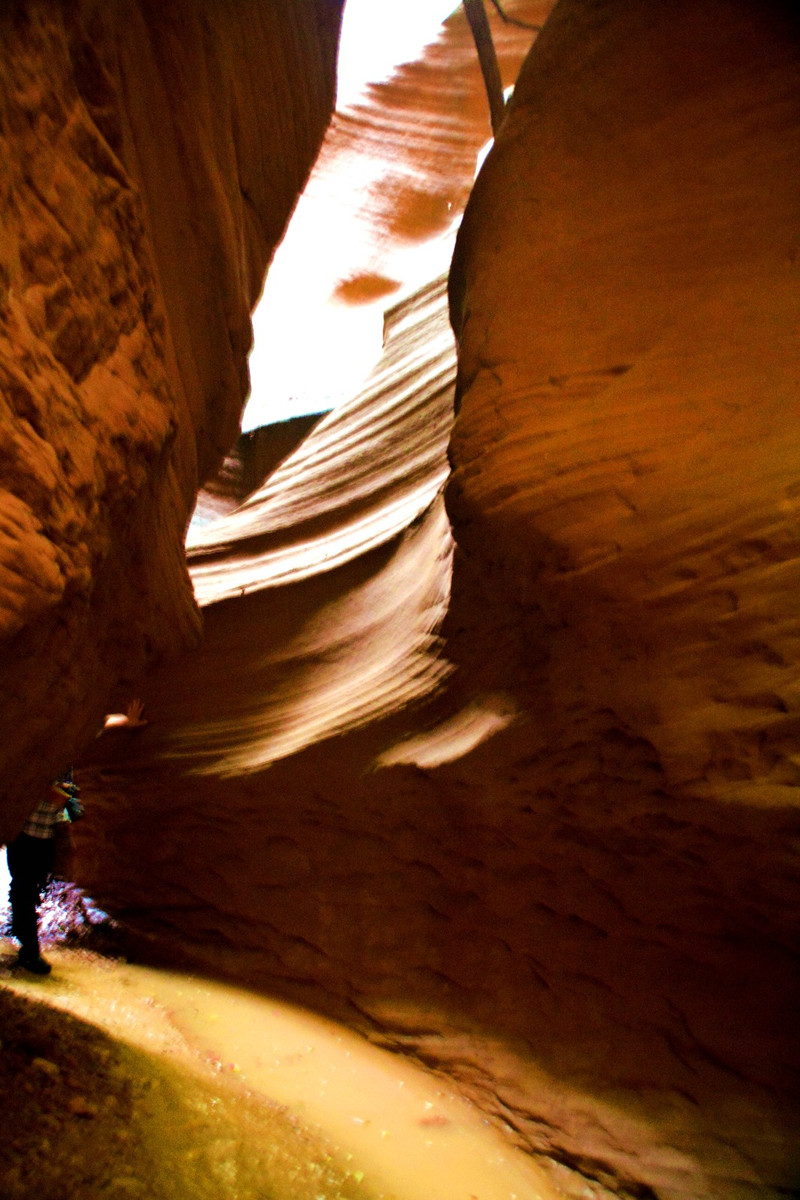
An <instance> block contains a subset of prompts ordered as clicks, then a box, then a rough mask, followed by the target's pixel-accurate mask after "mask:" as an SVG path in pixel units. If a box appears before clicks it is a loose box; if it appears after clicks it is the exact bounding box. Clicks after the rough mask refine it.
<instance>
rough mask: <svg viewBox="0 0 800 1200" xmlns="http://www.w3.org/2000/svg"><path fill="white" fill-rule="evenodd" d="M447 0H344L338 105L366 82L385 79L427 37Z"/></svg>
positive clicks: (447, 9)
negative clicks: (398, 1) (345, 0)
mask: <svg viewBox="0 0 800 1200" xmlns="http://www.w3.org/2000/svg"><path fill="white" fill-rule="evenodd" d="M457 8H458V4H454V3H453V0H402V2H401V3H399V4H398V3H397V0H347V3H346V5H345V10H344V18H343V20H342V36H341V41H340V43H339V76H338V80H339V85H338V91H337V95H336V104H337V107H338V108H344V107H345V106H346V105H348V104H354V103H355V102H356V100H358V97H359V95H360V94H361V93H362V92H363V90H364V88H365V87H366V85H367V84H368V83H378V82H379V81H380V80H382V79H387V78H388V77H389V75H391V73H392V71H393V70H394V69H395V67H397V66H398V65H399V64H400V63H404V62H413V60H414V59H415V58H417V57H418V56H419V53H420V51H421V50H422V47H423V46H426V45H427V44H428V43H429V42H432V41H433V40H434V38H435V37H436V33H437V31H438V29H439V26H440V25H441V23H442V21H444V20H445V18H446V17H449V16H450V13H451V12H453V11H454V10H455V9H457Z"/></svg>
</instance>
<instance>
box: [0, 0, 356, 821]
mask: <svg viewBox="0 0 800 1200" xmlns="http://www.w3.org/2000/svg"><path fill="white" fill-rule="evenodd" d="M340 10H341V3H340V0H316V2H312V0H303V2H300V3H297V2H295V0H273V2H272V3H268V4H264V3H260V2H259V3H256V2H255V0H253V2H247V3H241V4H217V3H212V2H211V0H209V2H208V3H194V2H190V0H185V2H184V0H175V2H173V3H170V4H168V5H161V4H155V3H149V2H146V0H142V3H140V4H139V3H136V4H128V3H125V4H123V3H110V4H107V3H99V2H94V0H83V2H81V3H77V4H67V3H63V4H62V3H50V2H45V0H40V2H37V0H30V2H28V3H11V4H7V5H4V6H3V9H2V13H0V80H1V81H2V82H1V83H0V204H2V210H3V229H2V235H0V420H1V421H2V428H3V442H2V450H0V638H2V642H0V672H2V676H1V689H2V690H0V724H2V727H3V731H4V737H3V742H2V747H1V748H0V778H2V785H0V791H2V793H3V796H4V797H5V800H4V806H3V809H2V830H3V831H10V830H13V829H14V828H15V827H18V825H19V822H20V821H21V820H22V819H23V817H24V816H25V815H26V813H27V812H28V811H29V809H30V806H31V797H32V796H35V794H36V792H37V790H38V789H39V788H40V787H41V786H42V784H43V783H44V781H45V780H46V779H47V778H48V776H51V775H52V773H54V772H55V771H56V770H57V769H60V768H61V767H62V766H63V764H64V761H65V758H66V757H67V756H71V755H72V754H74V752H75V749H76V747H77V746H79V745H80V744H81V742H85V740H86V738H87V736H91V733H92V732H93V731H94V729H95V728H96V726H97V724H98V721H99V719H100V716H101V714H102V712H103V711H104V709H105V708H106V707H107V704H108V697H109V693H110V691H111V689H113V687H114V685H115V684H116V683H117V681H119V680H122V681H129V680H131V679H132V678H135V676H136V675H137V674H138V673H140V672H141V670H142V668H143V667H144V666H145V664H146V663H148V662H152V661H153V659H154V658H157V657H162V656H163V655H165V654H168V653H171V652H174V651H175V650H177V649H179V648H182V647H184V646H185V645H187V644H191V643H192V642H193V641H195V640H196V639H197V636H198V632H199V617H198V613H197V609H196V606H195V604H194V600H193V597H192V592H191V586H190V583H189V579H188V575H187V573H186V568H185V563H184V556H183V546H182V542H183V533H184V529H185V525H186V521H187V518H188V515H189V512H190V511H191V508H192V505H193V503H194V496H195V493H196V491H197V487H198V485H199V483H200V482H202V480H203V479H204V478H205V477H206V476H208V475H209V473H210V472H211V471H212V470H214V469H215V468H216V466H217V464H218V463H219V460H220V458H221V456H222V454H223V452H224V451H225V450H227V449H228V447H229V446H230V444H231V442H232V441H233V438H234V436H235V432H236V429H237V423H238V420H239V414H240V411H241V407H242V403H243V401H244V397H245V394H246V390H247V366H246V355H247V352H248V350H249V348H250V343H251V328H250V311H251V309H252V306H253V304H254V302H255V300H256V298H257V296H258V293H259V290H260V288H261V283H262V279H263V275H264V270H265V268H266V265H267V263H268V261H269V258H270V256H271V254H272V252H273V250H274V248H275V245H276V243H277V241H278V240H279V238H280V236H281V233H282V231H283V227H284V225H285V222H286V220H287V217H288V215H289V213H290V212H291V209H292V207H293V205H294V202H295V200H296V197H297V195H298V192H299V191H300V188H301V186H302V184H303V181H304V179H305V176H306V174H307V172H308V170H309V168H310V166H311V163H312V161H313V158H314V156H315V154H316V151H317V148H318V145H319V142H320V140H321V138H322V134H323V132H324V128H325V125H326V123H327V120H328V118H329V115H330V111H331V108H332V104H333V95H334V75H335V53H336V41H337V36H338V25H339V17H340ZM299 79H302V81H303V84H302V88H298V86H297V81H298V80H299Z"/></svg>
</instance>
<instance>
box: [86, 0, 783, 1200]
mask: <svg viewBox="0 0 800 1200" xmlns="http://www.w3.org/2000/svg"><path fill="white" fill-rule="evenodd" d="M786 13H787V10H786V9H785V8H784V7H782V6H779V5H777V4H768V5H758V6H756V5H749V4H744V3H734V2H733V0H717V2H714V3H711V2H710V0H708V2H706V0H693V2H692V3H689V2H688V0H676V2H675V3H674V4H672V5H663V6H661V5H652V4H650V3H646V2H645V0H593V2H592V3H588V0H564V2H563V3H561V4H559V5H558V6H557V8H556V9H555V11H554V13H553V16H552V18H551V20H550V22H549V23H548V26H547V28H546V30H545V32H544V34H543V35H542V37H541V39H540V40H539V41H538V42H537V45H536V47H535V48H534V51H533V53H532V55H531V56H530V58H529V59H528V61H527V64H526V67H525V69H524V73H523V77H522V79H521V81H520V84H519V88H518V92H517V97H516V100H515V103H514V108H513V110H512V112H511V114H510V116H509V118H508V121H507V124H506V126H505V128H504V130H503V131H502V134H501V136H500V138H499V139H498V144H497V147H496V149H495V151H494V153H493V155H492V156H491V157H490V159H489V160H488V162H487V165H486V167H485V170H484V171H483V173H482V175H481V177H480V180H479V182H478V185H477V188H476V190H475V193H474V195H473V199H472V200H471V202H470V205H469V208H468V211H467V215H466V219H465V222H464V226H463V231H462V234H461V238H460V242H459V248H458V253H457V257H456V262H455V265H454V270H453V274H452V279H451V299H452V314H453V319H454V325H455V327H456V331H457V335H458V342H459V347H458V350H459V362H458V381H457V395H458V407H459V415H458V418H457V421H456V425H455V429H454V431H453V433H452V436H450V437H449V456H450V465H451V467H452V475H451V478H450V482H449V484H448V485H447V506H448V511H449V514H450V516H451V519H452V524H453V533H454V534H455V539H456V544H457V549H456V552H455V555H453V545H452V540H451V533H450V528H449V525H448V521H447V520H446V519H445V513H444V507H443V502H442V488H443V486H444V484H445V481H446V479H447V475H448V464H447V461H446V459H445V450H446V445H447V442H448V436H449V433H448V427H449V423H450V414H451V409H452V401H453V388H454V365H455V364H454V357H453V347H452V343H451V341H450V339H449V337H448V336H447V329H446V325H445V318H444V313H443V307H442V304H443V295H442V289H441V286H440V287H439V288H438V289H437V287H435V286H434V287H432V288H431V289H429V290H428V291H427V292H424V293H421V294H420V295H419V296H417V297H416V298H415V299H414V300H413V302H411V303H410V304H409V305H407V306H404V307H402V308H400V309H398V310H397V312H396V313H395V314H394V317H393V320H392V322H391V328H390V330H389V336H388V338H387V347H386V359H385V362H384V364H383V365H382V366H381V367H379V369H378V371H377V372H376V374H375V376H374V377H373V379H372V381H371V382H370V385H369V386H368V387H367V388H366V389H365V391H364V393H363V395H361V396H359V397H356V398H355V399H354V400H353V401H352V403H351V404H349V405H347V406H346V407H345V408H343V409H342V410H341V411H340V412H338V413H336V414H334V415H333V416H331V417H330V418H328V419H327V420H326V421H323V422H321V423H320V425H318V426H317V427H316V428H315V430H314V432H313V433H312V435H311V436H310V437H309V438H308V439H307V441H306V442H305V443H304V444H303V445H302V446H301V447H299V449H298V450H297V452H296V453H295V454H294V455H292V456H291V457H290V458H289V459H288V460H287V461H286V462H285V463H284V464H283V465H282V466H281V467H280V468H279V470H278V471H276V472H275V473H274V475H273V476H272V477H271V478H270V479H269V480H268V481H267V483H266V484H265V485H264V487H263V488H260V489H259V490H258V491H257V493H256V494H255V495H254V496H252V497H251V498H250V499H249V500H248V502H247V503H245V504H244V505H243V506H242V507H241V508H240V509H238V510H237V511H235V512H233V513H231V514H229V515H228V516H226V517H225V518H224V520H222V521H220V522H218V523H216V524H215V525H214V526H209V527H208V528H207V529H206V530H205V531H203V532H202V534H201V535H200V536H198V538H197V539H196V543H195V545H194V547H193V549H192V554H191V557H192V572H193V576H194V580H195V585H196V588H197V592H198V595H199V596H200V597H201V599H202V600H203V601H204V602H205V604H206V630H207V635H206V639H205V641H204V643H203V645H202V647H201V648H200V649H199V650H198V651H197V652H196V653H195V654H193V655H191V656H189V657H187V658H186V659H185V660H184V661H183V662H182V663H181V665H180V666H179V667H173V668H169V669H166V668H163V669H162V670H161V671H160V672H158V673H157V674H154V675H153V676H152V677H151V679H150V681H149V683H148V685H147V689H146V690H145V692H144V699H145V701H146V706H147V714H148V716H149V717H150V724H149V725H148V726H147V727H146V728H145V729H144V730H141V731H139V732H134V731H124V730H118V731H116V732H113V733H109V734H107V735H105V737H104V739H101V740H100V741H99V742H98V743H97V745H96V750H95V756H94V761H93V763H91V764H90V763H89V762H88V760H87V762H86V764H85V766H84V769H83V771H82V774H81V781H82V783H83V786H84V792H85V796H86V799H87V803H88V806H89V811H90V815H89V816H87V818H86V821H85V822H84V824H83V825H82V826H81V827H79V829H80V830H81V832H82V848H81V849H82V867H81V871H82V881H83V882H85V883H86V884H87V885H88V886H89V887H90V888H91V890H92V891H93V892H94V893H95V894H96V895H97V896H98V897H99V898H100V899H102V900H104V901H105V902H106V903H108V904H109V905H110V906H111V907H113V910H114V911H115V912H116V913H117V914H118V915H120V916H121V917H123V919H125V920H126V922H127V924H128V927H129V929H130V930H131V932H132V934H133V936H134V943H135V945H136V946H137V947H138V949H139V951H140V952H146V953H147V954H148V955H150V956H151V957H156V958H157V957H160V958H162V959H163V960H164V961H167V962H171V963H175V962H182V963H185V964H187V965H193V966H194V967H200V968H202V969H206V970H211V971H219V972H224V973H226V974H229V975H231V976H232V977H234V978H236V979H238V980H241V981H245V982H247V983H248V984H250V985H251V986H255V987H260V988H264V989H272V990H277V991H280V992H282V993H284V994H286V995H289V996H293V997H296V998H298V999H300V1000H303V1001H304V1002H306V1003H309V1004H311V1005H313V1006H317V1007H322V1008H325V1009H327V1010H328V1011H332V1012H335V1013H336V1014H337V1015H339V1016H342V1017H343V1018H344V1019H347V1020H349V1021H351V1022H352V1023H354V1024H356V1025H357V1026H359V1027H360V1028H362V1029H364V1030H365V1031H367V1032H368V1033H369V1034H370V1036H372V1037H374V1038H376V1039H379V1040H381V1041H382V1042H383V1043H385V1044H387V1045H391V1046H394V1047H395V1048H397V1049H399V1050H403V1051H405V1052H407V1053H411V1054H414V1055H416V1056H418V1057H419V1058H420V1059H421V1060H422V1061H424V1062H426V1063H428V1064H429V1065H430V1066H431V1067H432V1068H434V1069H436V1070H440V1071H443V1072H446V1073H447V1074H448V1076H450V1077H451V1078H453V1079H455V1080H457V1081H458V1082H459V1084H460V1085H461V1086H462V1087H463V1089H464V1090H465V1091H466V1092H467V1093H468V1094H469V1095H471V1096H472V1097H473V1098H474V1099H475V1100H476V1102H477V1103H479V1104H480V1105H481V1106H482V1107H483V1109H484V1110H485V1111H486V1113H487V1114H489V1115H490V1116H491V1117H492V1118H493V1119H494V1120H496V1121H497V1122H498V1123H500V1124H501V1125H502V1126H503V1127H504V1128H505V1129H506V1131H507V1132H508V1134H509V1136H510V1137H512V1138H514V1139H515V1140H516V1141H518V1142H519V1143H520V1144H521V1145H524V1146H526V1147H527V1148H528V1149H529V1150H531V1151H532V1152H535V1153H536V1154H538V1155H540V1156H541V1157H542V1160H543V1162H546V1163H549V1165H550V1170H551V1171H552V1174H553V1178H554V1180H555V1181H556V1182H557V1183H558V1184H559V1186H561V1187H563V1189H564V1190H565V1192H566V1193H567V1194H568V1195H572V1196H583V1197H585V1196H587V1195H592V1196H595V1197H602V1196H607V1195H609V1194H611V1195H618V1196H628V1197H632V1196H636V1197H640V1198H641V1197H653V1196H656V1197H658V1198H659V1200H667V1198H669V1200H677V1198H678V1197H682V1198H684V1200H689V1198H691V1200H723V1198H724V1200H733V1198H736V1200H744V1198H749V1200H755V1198H756V1197H765V1196H766V1197H770V1196H771V1197H775V1198H777V1197H778V1196H785V1195H787V1194H789V1195H791V1194H792V1192H793V1190H796V1187H797V1180H798V1161H797V1150H796V1145H797V1137H796V1133H797V1127H798V1108H797V1098H796V1090H795V1088H796V1081H797V1067H798V1058H800V1055H798V1047H797V1040H796V1033H797V1026H796V1011H797V999H798V989H797V964H796V951H797V924H798V922H797V915H798V904H797V898H798V897H797V882H796V881H797V862H796V857H793V856H794V854H795V847H796V836H797V831H798V824H797V819H796V805H795V801H794V797H795V796H796V794H797V789H796V783H797V776H796V764H795V762H794V756H795V752H796V744H797V728H798V726H797V672H796V660H797V653H796V649H797V644H796V634H797V624H796V617H795V603H794V595H795V593H796V591H797V587H796V584H797V566H796V564H797V540H796V528H795V526H794V524H793V523H792V522H793V519H794V513H795V504H796V499H797V492H796V467H797V463H796V459H797V453H798V444H799V443H798V437H797V433H798V430H797V408H796V402H797V395H796V380H797V366H798V361H797V346H796V342H795V340H794V337H795V334H794V330H795V328H796V322H797V295H798V292H797V286H796V285H797V280H796V243H795V241H794V240H793V239H795V238H796V233H795V228H794V226H793V220H794V214H795V212H796V202H797V193H796V187H797V185H796V177H797V171H796V162H797V137H798V113H797V101H796V97H797V95H798V88H797V83H798V79H797V58H796V48H797V40H796V36H795V35H796V30H795V29H794V28H793V26H792V24H791V22H790V21H789V20H788V18H787V15H786ZM451 564H452V590H450V588H449V583H450V577H451Z"/></svg>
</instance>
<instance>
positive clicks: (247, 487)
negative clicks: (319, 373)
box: [186, 413, 321, 545]
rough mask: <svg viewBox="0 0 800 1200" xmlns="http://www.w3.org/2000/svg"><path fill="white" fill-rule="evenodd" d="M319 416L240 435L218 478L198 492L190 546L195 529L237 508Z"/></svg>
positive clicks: (311, 415)
mask: <svg viewBox="0 0 800 1200" xmlns="http://www.w3.org/2000/svg"><path fill="white" fill-rule="evenodd" d="M320 416H321V414H320V413H311V414H308V415H306V416H304V417H290V418H289V419H288V420H286V421H276V422H274V423H273V424H272V425H262V426H260V427H259V428H258V429H253V430H250V431H249V432H248V433H241V434H239V437H238V438H237V439H236V443H235V445H234V446H233V448H232V450H231V451H230V453H229V454H226V455H225V457H224V458H223V460H222V465H221V466H220V468H219V470H218V471H217V473H216V475H214V476H213V477H212V478H211V479H209V480H208V481H207V482H206V485H205V487H204V488H202V489H201V490H200V492H199V493H198V496H197V502H196V504H195V506H194V512H193V513H192V524H191V525H190V528H189V530H188V532H187V535H186V538H187V543H188V544H189V545H191V542H192V537H193V533H194V529H197V528H200V527H202V526H203V525H207V524H208V523H209V521H213V520H216V518H217V517H224V516H226V515H227V514H228V513H231V512H233V511H234V509H237V508H238V507H239V505H240V504H241V503H242V501H243V500H245V499H246V498H247V497H248V496H249V495H250V493H251V492H254V491H255V490H256V488H258V487H260V486H261V484H263V483H264V481H265V480H266V479H267V478H268V477H269V476H270V475H271V474H272V472H273V471H274V470H275V469H276V468H277V467H279V466H280V465H281V463H282V462H283V461H284V459H286V458H288V457H289V455H290V454H291V453H292V451H293V450H295V449H296V448H297V447H298V446H299V444H300V443H301V442H302V441H303V439H304V438H306V437H307V436H308V434H309V433H310V432H311V430H312V429H313V428H314V426H315V425H316V423H317V421H319V419H320ZM192 526H193V527H194V529H193V528H192Z"/></svg>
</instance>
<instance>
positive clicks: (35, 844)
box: [6, 833, 56, 956]
mask: <svg viewBox="0 0 800 1200" xmlns="http://www.w3.org/2000/svg"><path fill="white" fill-rule="evenodd" d="M55 853H56V843H55V838H36V837H31V836H30V835H29V834H27V833H21V834H20V835H19V836H18V837H16V838H15V839H14V841H13V842H10V843H9V845H8V846H7V847H6V858H7V859H8V873H9V875H10V876H11V887H10V888H9V892H8V898H9V900H10V901H11V933H12V936H13V937H15V938H16V939H17V941H18V942H19V943H20V946H21V949H22V950H23V951H24V953H25V954H28V955H33V956H36V955H38V953H39V930H38V927H37V921H36V909H37V906H38V904H39V900H40V898H41V895H42V890H43V888H44V885H45V884H46V883H47V877H48V875H50V874H51V872H52V870H53V865H54V862H55Z"/></svg>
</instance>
